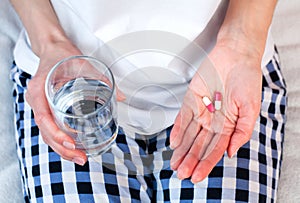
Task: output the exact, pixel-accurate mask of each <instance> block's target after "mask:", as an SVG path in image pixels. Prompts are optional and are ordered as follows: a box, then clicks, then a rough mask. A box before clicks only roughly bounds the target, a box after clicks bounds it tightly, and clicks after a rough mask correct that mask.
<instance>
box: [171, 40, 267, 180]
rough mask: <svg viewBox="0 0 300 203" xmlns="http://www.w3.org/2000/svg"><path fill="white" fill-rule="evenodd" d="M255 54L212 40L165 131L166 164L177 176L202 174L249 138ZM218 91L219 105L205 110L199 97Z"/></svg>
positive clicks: (257, 81) (257, 93) (256, 106)
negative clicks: (167, 142)
mask: <svg viewBox="0 0 300 203" xmlns="http://www.w3.org/2000/svg"><path fill="white" fill-rule="evenodd" d="M261 85H262V73H261V64H260V57H259V56H256V55H254V54H253V55H252V54H250V53H248V52H247V51H245V52H243V51H241V50H237V49H233V48H232V47H229V46H224V45H216V47H215V48H214V49H213V50H212V52H211V53H210V54H209V56H208V59H207V60H206V62H204V63H203V65H202V66H201V67H200V68H199V69H198V71H197V73H196V74H195V76H194V77H193V79H192V81H191V84H190V86H189V88H188V91H187V93H186V95H185V98H184V101H183V105H182V107H181V110H180V112H179V114H178V116H177V118H176V120H175V123H174V127H173V130H172V132H171V135H170V143H171V147H172V148H173V149H174V153H173V156H172V159H171V167H172V169H173V170H177V175H178V178H180V179H185V178H189V177H191V181H192V182H194V183H196V182H199V181H201V180H203V179H204V178H206V177H207V176H208V175H209V173H210V172H211V170H212V169H213V168H214V166H215V165H216V164H217V163H218V161H219V160H220V159H221V158H222V156H223V155H224V152H225V151H226V150H227V153H228V156H229V157H232V156H233V155H234V154H235V153H236V152H237V150H238V149H239V148H240V147H241V146H242V145H244V144H245V143H246V142H247V141H249V139H250V137H251V134H252V131H253V129H254V125H255V122H256V119H257V117H258V115H259V111H260V104H261ZM214 91H220V92H222V94H223V99H222V109H221V110H220V111H215V112H214V113H211V112H209V111H208V110H207V109H206V107H205V105H204V103H203V101H202V98H203V97H204V96H208V97H209V98H210V99H211V100H213V98H212V97H211V95H212V94H213V92H214Z"/></svg>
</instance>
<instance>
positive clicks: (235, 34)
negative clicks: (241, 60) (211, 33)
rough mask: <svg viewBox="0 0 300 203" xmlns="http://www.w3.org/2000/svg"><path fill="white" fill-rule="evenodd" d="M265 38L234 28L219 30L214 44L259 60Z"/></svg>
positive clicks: (262, 52)
mask: <svg viewBox="0 0 300 203" xmlns="http://www.w3.org/2000/svg"><path fill="white" fill-rule="evenodd" d="M266 38H267V37H265V38H264V39H262V38H255V37H252V36H249V34H247V33H245V32H244V31H242V30H241V29H238V28H235V29H233V30H227V31H224V30H223V31H222V32H219V35H218V38H217V43H216V46H221V47H226V48H228V49H230V50H234V51H235V52H238V53H240V54H242V55H244V56H249V57H255V58H257V59H259V60H261V59H262V57H263V54H264V50H265V43H266Z"/></svg>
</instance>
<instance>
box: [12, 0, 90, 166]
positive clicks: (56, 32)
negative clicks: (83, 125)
mask: <svg viewBox="0 0 300 203" xmlns="http://www.w3.org/2000/svg"><path fill="white" fill-rule="evenodd" d="M11 2H12V4H13V6H14V8H15V10H16V11H17V13H18V14H19V16H20V18H21V20H22V22H23V24H24V26H25V29H26V31H27V33H28V35H29V39H30V42H31V46H32V50H33V51H34V52H35V54H36V55H37V56H38V57H39V58H40V63H39V67H38V70H37V72H36V74H35V75H34V77H33V78H32V79H31V80H30V82H29V83H28V91H27V92H26V95H25V96H26V101H27V102H28V104H29V105H30V106H31V108H32V110H33V112H34V119H35V122H36V124H37V125H38V127H39V130H40V135H41V136H42V138H43V140H44V142H45V143H46V144H48V145H49V146H50V147H51V148H52V149H53V150H54V151H55V152H57V153H58V154H59V155H60V156H62V158H64V159H67V160H70V161H73V162H75V163H77V164H80V165H83V164H84V163H85V162H86V160H87V157H86V155H85V153H84V152H83V151H80V150H77V149H75V143H74V140H73V139H72V138H71V137H70V136H68V135H66V134H65V133H64V132H62V131H61V130H60V129H59V128H58V127H57V125H56V123H55V122H54V120H53V117H52V114H51V111H50V108H49V105H48V102H47V99H46V96H45V88H44V85H45V80H46V76H47V74H48V72H49V71H50V69H51V68H52V67H53V65H54V64H56V63H57V62H58V61H59V60H61V59H63V58H66V57H68V56H72V55H80V54H81V52H80V50H79V49H78V48H77V47H76V46H74V45H73V44H72V42H71V41H70V40H69V39H68V38H67V36H66V35H65V33H64V31H63V28H62V27H61V26H60V24H59V21H58V19H57V16H56V14H55V12H54V10H53V8H52V5H51V3H50V1H48V0H26V1H20V0H11Z"/></svg>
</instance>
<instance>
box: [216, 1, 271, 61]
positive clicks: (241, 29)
mask: <svg viewBox="0 0 300 203" xmlns="http://www.w3.org/2000/svg"><path fill="white" fill-rule="evenodd" d="M276 3H277V1H276V0H264V1H260V0H251V1H249V0H230V2H229V6H228V9H227V13H226V17H225V19H224V22H223V24H222V26H221V29H220V31H219V34H218V40H217V43H218V44H221V45H225V44H226V46H230V47H231V48H232V49H240V50H243V51H245V52H248V53H249V54H252V55H256V56H257V57H258V58H259V59H260V58H261V57H262V55H263V53H264V48H265V43H266V39H267V36H268V30H269V26H270V24H271V22H272V17H273V13H274V9H275V6H276Z"/></svg>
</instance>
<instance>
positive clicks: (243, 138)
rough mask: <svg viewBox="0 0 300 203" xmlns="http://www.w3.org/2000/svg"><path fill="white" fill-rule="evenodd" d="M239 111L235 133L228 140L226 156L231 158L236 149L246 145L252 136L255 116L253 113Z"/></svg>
mask: <svg viewBox="0 0 300 203" xmlns="http://www.w3.org/2000/svg"><path fill="white" fill-rule="evenodd" d="M245 111H246V110H241V113H240V115H241V116H240V117H239V118H238V120H237V124H236V127H235V131H234V133H233V135H232V137H231V139H230V143H229V146H228V148H227V153H228V156H229V157H230V158H231V157H233V156H234V155H235V154H236V153H237V151H238V149H239V148H240V147H242V146H243V145H244V144H245V143H247V142H248V141H249V140H250V138H251V135H252V132H253V129H254V126H255V122H256V119H257V115H256V114H255V113H254V112H249V111H247V113H246V112H245Z"/></svg>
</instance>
